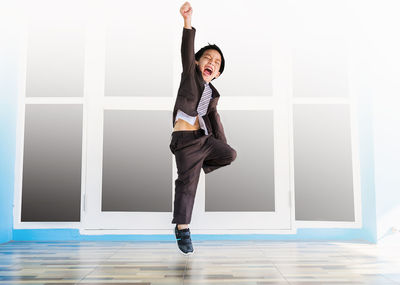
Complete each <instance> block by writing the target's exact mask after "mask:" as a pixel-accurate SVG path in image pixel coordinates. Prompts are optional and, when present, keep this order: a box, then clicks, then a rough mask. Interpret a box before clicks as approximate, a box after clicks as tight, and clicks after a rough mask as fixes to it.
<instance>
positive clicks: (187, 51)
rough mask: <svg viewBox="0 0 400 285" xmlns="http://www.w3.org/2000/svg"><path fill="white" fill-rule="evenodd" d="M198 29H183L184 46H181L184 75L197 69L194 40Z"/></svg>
mask: <svg viewBox="0 0 400 285" xmlns="http://www.w3.org/2000/svg"><path fill="white" fill-rule="evenodd" d="M195 35H196V29H195V28H194V27H193V26H192V28H191V29H186V28H183V33H182V44H181V57H182V68H183V74H187V73H189V72H190V71H191V70H192V69H193V70H194V68H195V62H194V61H195V58H194V38H195Z"/></svg>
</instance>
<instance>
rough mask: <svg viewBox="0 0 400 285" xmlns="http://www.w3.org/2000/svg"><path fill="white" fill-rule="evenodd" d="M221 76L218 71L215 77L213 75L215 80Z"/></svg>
mask: <svg viewBox="0 0 400 285" xmlns="http://www.w3.org/2000/svg"><path fill="white" fill-rule="evenodd" d="M220 75H221V72H219V71H218V73H217V75H215V77H214V78H215V79H217V78H218V77H219V76H220Z"/></svg>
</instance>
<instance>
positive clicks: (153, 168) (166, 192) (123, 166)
mask: <svg viewBox="0 0 400 285" xmlns="http://www.w3.org/2000/svg"><path fill="white" fill-rule="evenodd" d="M171 132H172V128H171V112H170V111H149V110H106V111H105V112H104V145H103V187H102V188H103V192H102V211H131V212H133V211H140V212H144V211H146V212H171V211H172V161H171V159H172V153H171V151H170V149H169V140H170V137H171Z"/></svg>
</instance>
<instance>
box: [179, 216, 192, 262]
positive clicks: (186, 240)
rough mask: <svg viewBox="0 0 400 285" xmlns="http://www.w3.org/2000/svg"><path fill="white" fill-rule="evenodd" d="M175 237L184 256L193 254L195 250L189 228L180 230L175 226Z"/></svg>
mask: <svg viewBox="0 0 400 285" xmlns="http://www.w3.org/2000/svg"><path fill="white" fill-rule="evenodd" d="M175 237H176V243H177V244H178V248H179V252H181V253H183V254H184V255H189V254H193V252H194V249H193V245H192V239H191V238H190V230H189V229H188V228H187V229H181V230H178V224H177V225H176V226H175Z"/></svg>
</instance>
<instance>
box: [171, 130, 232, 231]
mask: <svg viewBox="0 0 400 285" xmlns="http://www.w3.org/2000/svg"><path fill="white" fill-rule="evenodd" d="M169 147H170V150H171V152H172V153H173V154H174V155H175V160H176V166H177V169H178V178H177V179H176V180H175V197H174V212H173V219H172V223H173V224H189V223H190V221H191V217H192V211H193V205H194V200H195V196H196V190H197V185H198V182H199V177H200V171H201V169H203V171H204V173H205V174H208V173H210V172H212V171H214V170H216V169H218V168H220V167H223V166H226V165H229V164H231V162H232V161H234V160H235V158H236V150H235V149H233V148H232V147H231V146H229V145H228V144H227V143H225V142H223V141H222V140H219V139H217V138H215V136H214V134H208V135H206V134H205V132H204V130H203V129H198V130H181V131H173V132H172V134H171V142H170V145H169Z"/></svg>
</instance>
